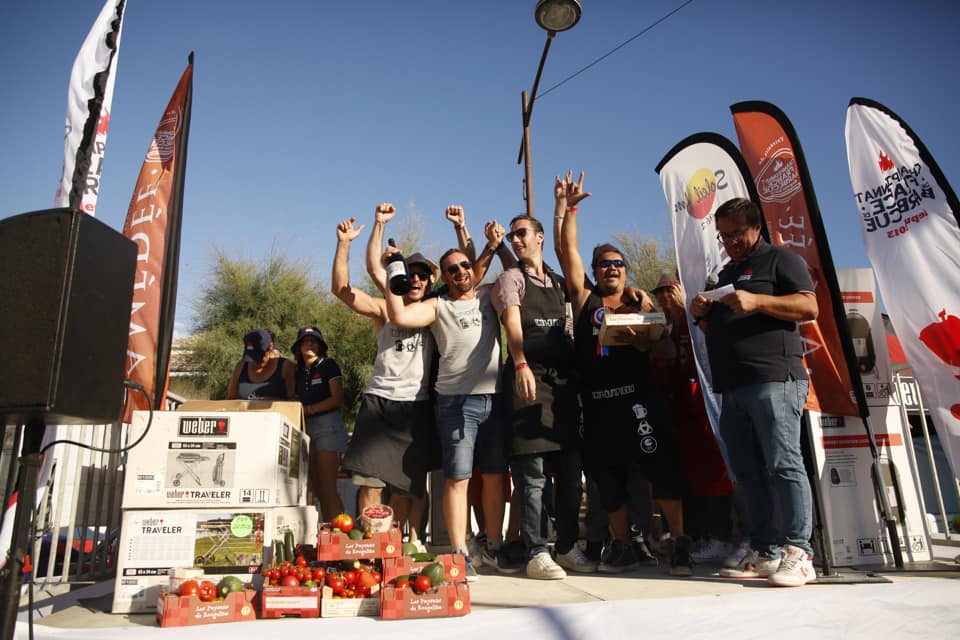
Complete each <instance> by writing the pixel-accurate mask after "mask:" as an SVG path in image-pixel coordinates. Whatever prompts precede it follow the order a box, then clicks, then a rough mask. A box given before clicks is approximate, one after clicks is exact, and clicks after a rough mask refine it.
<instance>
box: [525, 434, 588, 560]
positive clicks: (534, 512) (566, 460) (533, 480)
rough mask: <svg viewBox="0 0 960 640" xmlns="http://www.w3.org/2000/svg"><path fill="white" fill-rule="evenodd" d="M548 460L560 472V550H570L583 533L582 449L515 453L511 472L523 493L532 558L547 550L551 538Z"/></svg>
mask: <svg viewBox="0 0 960 640" xmlns="http://www.w3.org/2000/svg"><path fill="white" fill-rule="evenodd" d="M548 460H549V461H551V462H553V465H554V470H555V471H556V479H555V481H554V483H553V487H554V493H555V496H556V503H555V504H556V511H557V553H558V554H563V553H566V552H568V551H570V549H572V548H573V545H575V544H576V543H577V538H578V537H579V533H580V495H581V492H582V491H583V486H582V484H581V482H580V478H581V469H582V465H581V460H580V452H579V451H577V450H575V449H571V450H565V451H556V452H553V453H543V454H530V455H522V456H515V457H514V458H513V459H512V460H511V461H510V471H511V473H512V474H513V482H514V484H516V485H517V487H516V490H517V492H518V493H519V495H520V533H521V535H522V536H523V546H524V547H525V549H526V553H527V559H528V560H529V559H530V558H532V557H533V556H535V555H537V554H538V553H540V552H541V551H546V550H547V538H546V536H545V535H544V530H543V526H544V516H545V513H544V512H545V507H544V504H543V488H544V485H545V484H546V479H547V477H546V474H545V473H544V468H543V467H544V462H545V461H548Z"/></svg>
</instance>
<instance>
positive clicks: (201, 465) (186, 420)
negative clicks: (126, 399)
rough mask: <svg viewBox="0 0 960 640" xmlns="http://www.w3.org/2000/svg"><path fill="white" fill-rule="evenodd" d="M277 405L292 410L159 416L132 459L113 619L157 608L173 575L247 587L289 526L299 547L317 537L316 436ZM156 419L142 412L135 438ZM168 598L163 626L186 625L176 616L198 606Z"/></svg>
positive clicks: (287, 405)
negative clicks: (310, 497) (311, 470)
mask: <svg viewBox="0 0 960 640" xmlns="http://www.w3.org/2000/svg"><path fill="white" fill-rule="evenodd" d="M222 404H224V408H227V409H236V408H244V409H246V408H248V407H241V406H240V403H222ZM273 404H274V405H285V406H277V407H273V408H276V409H277V410H273V408H271V410H269V411H249V410H244V411H233V410H228V411H210V410H197V411H192V410H190V411H175V412H155V413H154V414H153V421H152V424H150V425H149V432H147V433H146V435H145V436H144V438H143V440H142V441H141V442H140V443H139V444H138V445H137V446H136V447H135V448H133V449H132V450H130V452H129V453H128V454H127V456H128V458H127V463H126V473H125V481H124V491H123V503H122V507H123V519H122V528H121V538H120V550H119V558H118V565H117V578H116V585H115V589H114V599H113V611H114V612H115V613H134V612H141V611H151V610H153V609H155V608H157V607H158V600H159V599H160V597H161V592H162V590H163V589H165V588H166V586H167V585H168V582H169V580H168V574H169V570H170V569H171V568H182V567H194V568H197V569H202V570H203V571H204V573H205V574H206V576H207V579H209V580H212V581H214V582H216V581H217V580H219V579H221V578H222V577H223V576H225V575H235V576H237V577H239V578H240V579H241V580H242V581H243V582H245V583H248V582H251V581H252V579H253V578H254V577H258V572H259V570H260V567H261V565H262V564H263V562H264V560H265V557H264V556H265V551H264V549H270V547H271V545H272V543H273V541H274V539H280V540H282V539H283V534H284V532H285V531H286V530H287V529H289V530H290V531H291V532H292V533H293V534H294V539H295V540H296V541H297V542H298V543H300V544H302V543H311V544H312V543H313V541H314V540H316V535H317V512H316V509H315V508H314V507H312V506H311V507H307V506H305V502H306V491H307V464H308V455H309V439H308V437H307V436H306V435H305V434H304V433H303V432H302V431H301V428H300V424H299V422H295V421H294V420H292V419H291V417H290V416H297V417H298V416H299V415H300V405H299V403H273ZM184 406H188V405H184ZM293 409H296V411H294V410H293ZM148 419H149V414H148V412H145V411H139V412H135V413H134V418H133V423H132V425H131V429H130V440H131V441H134V440H136V439H137V438H139V437H140V436H141V435H143V434H144V431H145V430H146V429H147V428H148ZM267 555H268V556H269V555H270V554H269V552H267ZM169 598H170V597H169V596H166V597H165V598H164V599H163V600H159V602H160V606H161V607H162V608H163V609H164V612H163V617H164V619H167V620H175V619H180V618H178V617H177V616H179V615H180V614H179V613H176V612H173V611H172V609H176V608H178V607H180V606H188V607H189V606H193V605H190V604H189V603H188V604H184V603H183V602H181V601H182V600H184V598H180V600H176V601H175V600H171V599H169ZM234 599H235V600H236V598H234ZM202 604H203V605H205V606H206V605H222V604H223V603H222V602H217V603H202ZM236 604H238V606H240V609H243V606H242V605H241V604H240V603H239V602H237V603H236ZM206 608H209V607H206ZM214 608H216V607H214ZM220 608H221V609H222V608H223V607H222V606H221V607H220ZM211 615H213V614H211ZM201 617H202V616H201ZM214 617H215V616H214ZM158 618H159V614H158ZM184 619H188V620H189V619H192V618H190V617H189V616H188V617H187V618H184ZM231 619H233V618H231ZM184 624H196V623H193V622H185V623H184Z"/></svg>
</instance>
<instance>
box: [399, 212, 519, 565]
mask: <svg viewBox="0 0 960 640" xmlns="http://www.w3.org/2000/svg"><path fill="white" fill-rule="evenodd" d="M496 226H497V225H489V224H488V225H487V228H488V241H489V242H488V246H487V250H485V251H484V254H486V256H487V257H489V255H491V254H492V251H490V250H491V249H494V250H495V249H496V248H497V247H496V246H494V247H491V246H490V244H489V243H490V242H493V243H494V244H495V245H496V244H499V242H497V241H496V240H494V239H493V235H492V231H491V230H493V229H494V228H495V227H496ZM387 251H388V252H390V251H391V249H390V248H388V249H387ZM473 267H474V265H473V261H472V260H470V258H469V257H468V256H467V254H466V253H465V252H464V250H463V249H449V250H448V251H446V252H445V253H444V254H443V256H442V257H441V258H440V278H441V280H442V281H443V283H444V284H445V285H446V286H447V291H446V292H445V293H443V294H441V295H439V296H437V297H434V298H429V299H427V300H424V301H422V302H420V303H419V304H411V305H404V304H403V300H402V299H401V298H400V297H399V296H397V295H394V294H393V293H391V292H390V291H389V290H387V292H386V300H387V317H388V318H389V319H390V322H392V323H394V324H396V325H397V326H400V327H405V328H408V329H421V328H426V327H429V328H430V331H431V332H432V334H433V337H434V338H435V340H436V342H437V350H438V352H439V354H440V361H439V366H438V369H437V379H436V383H435V389H436V392H437V401H436V418H437V432H438V433H439V434H440V446H441V451H442V461H443V462H442V466H443V472H444V476H445V484H444V488H443V515H444V521H445V523H446V525H447V532H448V534H449V535H450V542H451V545H452V547H453V550H454V552H455V553H461V554H463V555H464V556H465V557H467V563H466V565H467V569H466V570H467V575H468V577H470V578H472V579H476V572H475V570H474V568H473V565H472V562H471V559H470V558H469V551H468V549H467V542H466V536H467V513H468V512H467V504H468V500H467V486H468V484H469V481H470V477H471V476H472V474H473V469H474V467H475V466H476V467H477V468H479V471H480V474H481V476H482V479H483V489H482V501H483V513H484V530H485V533H486V536H487V544H488V545H491V544H492V545H496V544H497V543H499V542H500V541H502V538H503V516H504V511H505V508H504V507H505V502H504V489H505V487H504V480H505V473H506V470H507V460H506V452H505V441H504V438H505V434H504V426H503V422H502V416H501V414H500V412H501V408H500V406H499V405H500V397H499V396H500V394H499V391H500V323H499V322H498V321H497V315H496V312H495V311H494V309H493V306H492V305H491V304H490V296H489V287H480V288H479V289H478V288H477V280H476V278H482V277H483V275H484V273H485V272H484V273H480V274H475V273H474V270H473Z"/></svg>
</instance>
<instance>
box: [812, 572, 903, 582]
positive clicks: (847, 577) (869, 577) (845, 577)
mask: <svg viewBox="0 0 960 640" xmlns="http://www.w3.org/2000/svg"><path fill="white" fill-rule="evenodd" d="M892 582H893V580H891V579H890V578H887V577H885V576H882V575H880V574H879V573H874V572H873V571H851V572H850V573H838V572H836V571H834V572H832V573H830V574H828V575H817V581H816V582H813V583H811V584H812V585H814V586H815V585H818V584H887V583H892Z"/></svg>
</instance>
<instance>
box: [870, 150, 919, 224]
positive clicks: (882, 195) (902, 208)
mask: <svg viewBox="0 0 960 640" xmlns="http://www.w3.org/2000/svg"><path fill="white" fill-rule="evenodd" d="M877 164H878V166H879V167H880V171H881V172H882V173H883V182H882V183H880V184H878V185H876V186H874V187H872V188H867V189H866V190H864V191H860V192H858V193H857V195H856V198H857V206H858V207H859V209H860V216H861V217H862V218H863V225H864V226H863V228H864V230H865V231H866V232H867V233H874V232H882V233H885V234H886V236H887V237H888V238H896V237H898V236H902V235H904V234H906V233H907V232H909V231H910V226H911V225H914V224H917V223H919V222H920V221H921V220H924V219H925V218H926V217H927V211H926V210H925V209H923V208H922V205H923V201H924V200H936V199H937V195H936V193H935V192H934V190H933V187H932V186H931V185H930V181H929V180H928V179H927V169H926V167H924V166H923V165H922V164H920V163H919V162H917V163H914V164H913V166H906V165H904V166H901V167H900V168H899V169H898V168H897V166H896V164H895V163H894V161H893V160H891V159H890V156H888V155H887V154H886V153H884V152H883V150H881V151H880V153H879V158H878V160H877Z"/></svg>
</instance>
